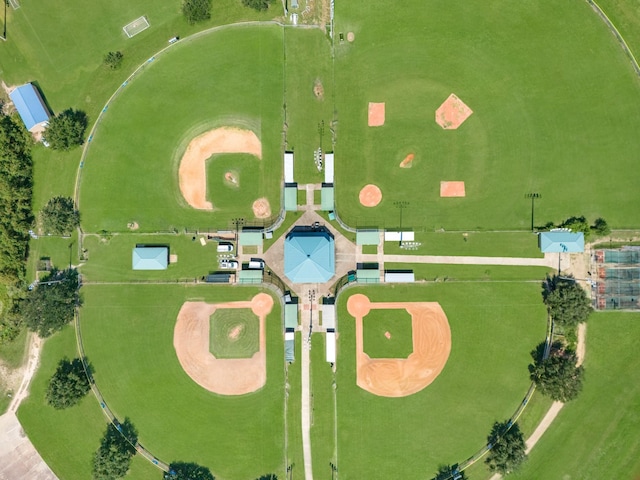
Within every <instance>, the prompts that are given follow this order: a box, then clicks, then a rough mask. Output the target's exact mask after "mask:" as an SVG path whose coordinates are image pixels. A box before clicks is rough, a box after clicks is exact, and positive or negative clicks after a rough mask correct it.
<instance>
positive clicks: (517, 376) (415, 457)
mask: <svg viewBox="0 0 640 480" xmlns="http://www.w3.org/2000/svg"><path fill="white" fill-rule="evenodd" d="M355 293H362V294H365V295H367V296H368V297H369V298H370V300H371V301H410V300H415V301H437V302H439V303H440V305H441V306H442V308H443V309H444V312H445V314H446V315H447V319H448V321H449V325H450V328H451V342H452V347H451V353H450V356H449V359H448V361H447V364H446V365H445V368H444V370H443V371H442V373H441V374H440V375H439V376H438V378H436V380H435V381H434V382H433V383H432V384H431V385H429V386H428V387H426V388H425V389H424V390H422V391H420V392H418V393H416V394H414V395H410V396H407V397H401V398H384V397H379V396H375V395H372V394H370V393H368V392H366V391H364V390H362V389H360V388H359V387H357V385H356V378H355V367H356V366H355V327H354V324H355V322H354V321H353V319H352V317H351V316H350V315H349V314H348V313H347V311H346V302H347V299H348V297H349V296H350V295H352V294H355ZM338 318H339V319H340V321H339V325H340V338H339V342H338V343H339V344H338V351H339V352H340V357H339V363H338V369H337V382H338V385H339V388H338V390H337V394H338V399H337V402H338V467H339V470H340V472H341V475H342V476H346V477H348V478H350V477H359V478H367V477H369V478H385V477H386V478H419V477H421V476H423V475H424V472H432V471H433V472H435V471H436V469H437V467H438V465H439V464H442V463H455V462H460V461H462V460H464V459H466V458H468V457H469V456H471V455H473V454H474V453H475V452H476V451H477V450H478V449H479V448H480V447H481V446H482V445H483V444H484V442H485V441H486V435H487V434H488V432H489V430H490V428H491V425H492V424H493V422H494V421H496V420H504V419H506V418H509V417H510V416H511V415H512V414H513V412H514V411H515V408H516V407H517V406H518V405H519V404H520V402H521V401H522V397H523V396H524V394H525V392H526V391H527V388H528V387H529V383H530V382H529V378H528V377H529V375H528V371H527V365H528V364H529V363H530V361H531V357H530V356H529V352H530V351H531V350H532V349H533V348H534V347H535V345H537V344H538V343H539V342H541V341H542V340H543V339H544V335H545V328H546V312H545V308H544V305H543V304H542V299H541V297H540V290H539V285H535V284H531V283H524V282H502V283H490V284H489V283H472V284H463V283H461V284H443V283H438V284H430V285H427V286H424V285H422V286H406V285H397V286H395V287H394V288H388V287H367V288H354V289H349V290H347V291H346V292H345V293H344V294H342V295H340V297H339V299H338Z"/></svg>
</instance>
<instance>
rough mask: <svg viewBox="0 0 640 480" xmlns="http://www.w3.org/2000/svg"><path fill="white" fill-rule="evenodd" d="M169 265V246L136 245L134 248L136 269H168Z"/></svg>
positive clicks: (134, 266) (134, 265) (134, 267)
mask: <svg viewBox="0 0 640 480" xmlns="http://www.w3.org/2000/svg"><path fill="white" fill-rule="evenodd" d="M168 265H169V249H168V248H167V247H136V248H134V249H133V259H132V268H133V269H134V270H166V269H167V266H168Z"/></svg>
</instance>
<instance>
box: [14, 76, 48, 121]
mask: <svg viewBox="0 0 640 480" xmlns="http://www.w3.org/2000/svg"><path fill="white" fill-rule="evenodd" d="M9 97H10V98H11V101H12V102H13V104H14V105H15V106H16V110H18V114H19V115H20V118H22V121H23V122H24V126H25V127H27V130H29V131H31V129H32V128H33V127H35V126H38V125H40V124H43V123H44V122H46V121H48V120H49V112H48V111H47V106H46V105H45V103H44V101H43V100H42V97H41V96H40V92H38V89H37V88H36V87H35V86H34V85H33V84H31V83H25V84H24V85H21V86H19V87H17V88H16V89H14V90H13V91H12V92H11V93H10V94H9Z"/></svg>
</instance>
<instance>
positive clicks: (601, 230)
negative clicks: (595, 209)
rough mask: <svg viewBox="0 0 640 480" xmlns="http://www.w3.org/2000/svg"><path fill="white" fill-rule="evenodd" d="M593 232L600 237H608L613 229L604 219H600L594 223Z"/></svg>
mask: <svg viewBox="0 0 640 480" xmlns="http://www.w3.org/2000/svg"><path fill="white" fill-rule="evenodd" d="M591 231H592V232H593V233H595V234H596V235H597V236H599V237H606V236H607V235H609V234H610V233H611V227H610V226H609V224H608V223H607V221H606V220H605V219H604V218H602V217H598V218H596V221H595V222H593V225H592V226H591Z"/></svg>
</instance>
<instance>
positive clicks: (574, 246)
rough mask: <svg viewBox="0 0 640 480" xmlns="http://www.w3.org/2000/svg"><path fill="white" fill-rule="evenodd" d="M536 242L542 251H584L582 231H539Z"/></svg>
mask: <svg viewBox="0 0 640 480" xmlns="http://www.w3.org/2000/svg"><path fill="white" fill-rule="evenodd" d="M538 243H539V245H540V250H541V251H542V253H581V252H584V233H582V232H577V233H575V232H541V233H540V235H538Z"/></svg>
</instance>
